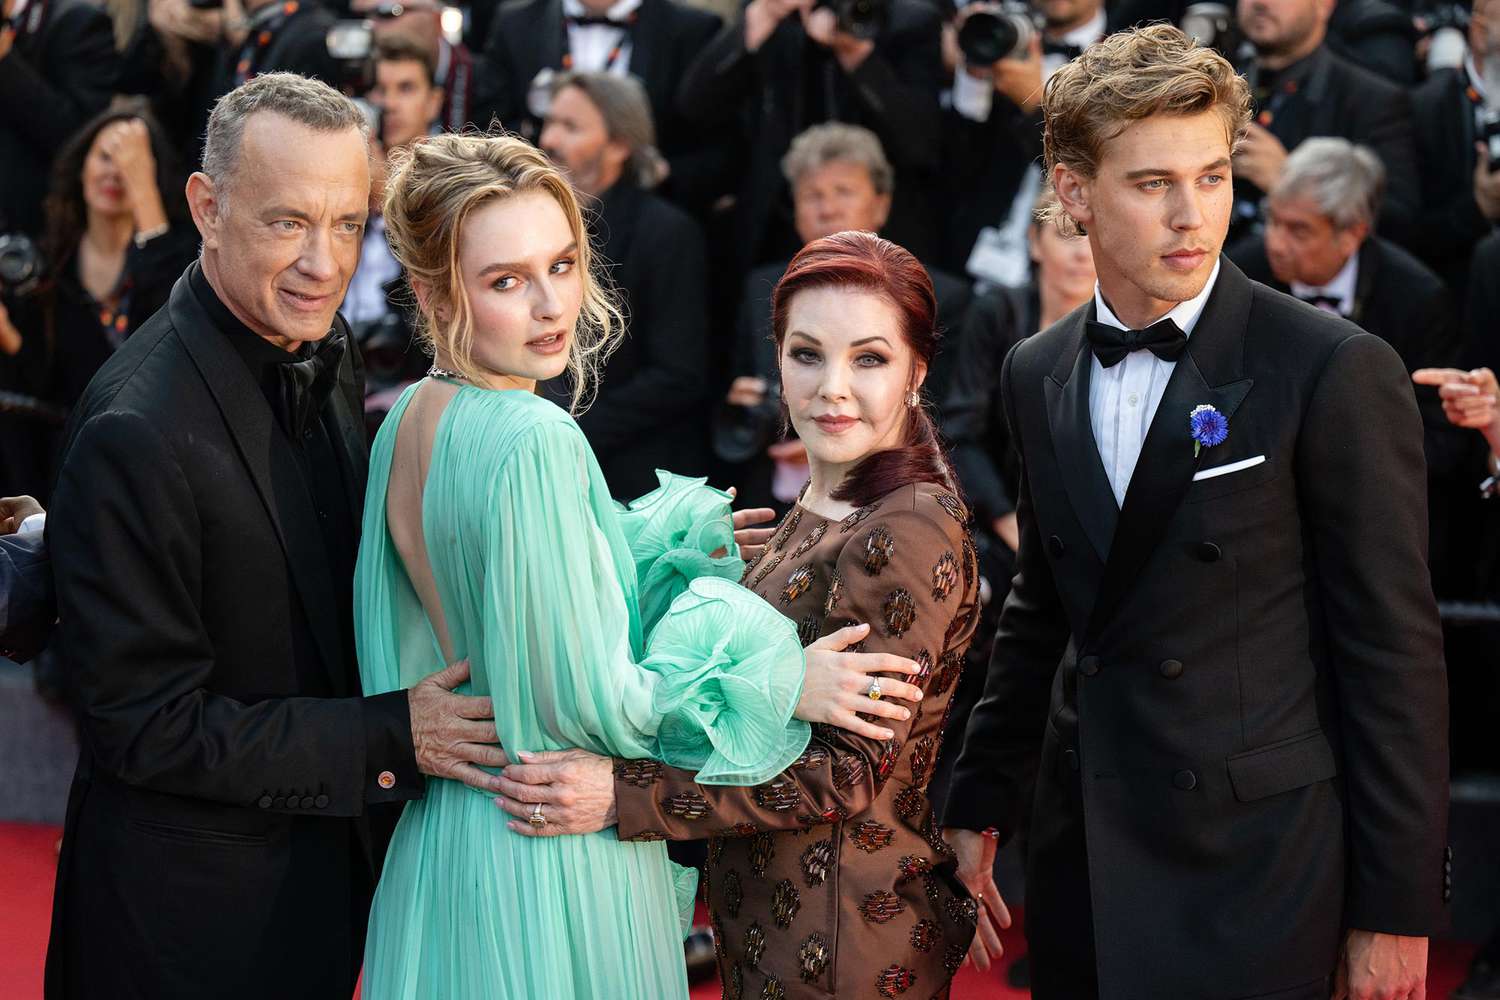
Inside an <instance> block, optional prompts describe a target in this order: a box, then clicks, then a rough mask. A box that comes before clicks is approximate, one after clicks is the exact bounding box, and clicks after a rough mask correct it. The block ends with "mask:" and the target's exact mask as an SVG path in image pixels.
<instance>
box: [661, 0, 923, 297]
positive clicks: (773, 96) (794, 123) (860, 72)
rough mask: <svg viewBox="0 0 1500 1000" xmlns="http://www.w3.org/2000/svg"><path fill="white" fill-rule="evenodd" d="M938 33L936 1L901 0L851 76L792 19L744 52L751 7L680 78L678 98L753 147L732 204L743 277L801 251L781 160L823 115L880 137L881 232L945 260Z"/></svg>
mask: <svg viewBox="0 0 1500 1000" xmlns="http://www.w3.org/2000/svg"><path fill="white" fill-rule="evenodd" d="M940 38H941V31H940V26H939V18H938V13H937V10H936V9H935V8H934V7H932V6H931V5H930V4H928V3H925V2H923V0H893V2H892V3H891V5H890V22H889V23H888V24H887V26H886V27H885V28H884V30H882V31H881V32H880V34H879V35H878V36H876V38H875V51H874V52H873V53H872V54H871V55H870V57H869V58H868V59H866V60H865V61H864V62H863V63H861V64H860V66H859V67H858V68H857V69H856V70H855V71H854V72H853V73H850V74H846V73H844V72H843V70H842V69H841V68H839V67H838V65H837V64H836V63H835V62H834V60H833V58H832V56H831V55H829V54H828V53H827V50H826V49H823V48H822V46H819V45H818V44H817V43H815V42H813V41H811V40H810V39H808V37H807V35H806V33H805V32H803V30H802V24H801V22H800V21H799V20H798V19H797V17H796V16H795V15H793V16H791V17H788V18H787V19H786V20H784V21H782V22H781V24H779V25H778V26H777V28H776V31H775V32H774V33H773V34H772V35H771V37H770V38H768V39H766V41H765V44H763V45H762V46H761V47H760V48H759V49H757V50H756V51H755V52H750V51H748V50H747V49H746V48H745V19H744V14H743V13H741V15H740V16H739V17H737V18H736V19H735V20H734V21H732V22H730V23H728V24H726V25H724V28H723V30H722V31H720V32H719V33H718V35H717V36H715V37H714V38H713V40H712V41H711V42H710V43H709V44H708V45H707V46H706V47H705V48H703V50H702V52H701V53H700V54H699V55H698V59H697V61H696V62H694V63H693V65H692V67H691V69H690V70H689V72H688V74H687V75H686V76H685V77H684V78H683V80H682V86H681V89H680V90H679V91H678V100H679V104H680V106H681V107H682V109H683V111H684V112H685V113H686V114H687V116H688V117H689V118H690V119H691V120H692V121H694V122H696V123H698V124H700V125H702V126H715V127H716V126H722V125H724V124H726V123H727V124H729V125H730V126H731V127H732V128H733V129H734V131H735V132H736V133H737V134H741V135H743V136H745V138H746V141H747V142H748V149H747V150H746V153H745V156H744V162H743V165H742V170H743V173H742V174H741V176H740V179H739V187H738V193H737V195H736V200H735V209H734V210H735V238H736V240H737V245H736V247H735V248H734V249H735V251H736V254H737V258H736V261H735V273H736V274H738V275H744V274H748V273H749V271H750V269H751V268H752V267H754V266H755V265H757V264H761V263H764V262H767V261H771V260H775V259H776V258H778V257H789V256H791V254H792V253H794V252H796V250H797V249H798V248H799V247H801V245H802V244H801V241H800V240H798V239H797V237H796V233H795V231H794V229H793V227H792V213H791V198H790V189H789V187H788V186H787V183H786V179H785V178H784V177H783V176H782V173H781V158H782V157H783V156H784V155H785V154H786V151H787V148H788V147H789V146H790V145H791V143H792V140H793V139H795V138H796V137H797V135H798V134H799V133H801V132H802V131H804V130H805V129H807V128H809V127H811V126H813V125H818V124H821V123H823V122H825V121H842V122H849V123H850V124H853V125H863V126H865V127H866V128H869V129H871V130H872V131H873V132H875V134H876V135H878V136H879V137H880V142H881V145H882V146H883V147H884V149H885V155H886V156H887V157H888V158H889V159H890V161H891V165H892V166H893V167H895V170H896V190H895V193H894V197H893V199H892V204H891V217H890V221H889V222H888V224H887V225H886V227H885V230H884V232H885V234H886V235H888V236H889V237H890V238H891V239H893V240H895V241H896V242H897V243H900V244H901V245H902V246H904V247H906V249H908V250H910V251H911V252H912V253H913V254H915V255H916V256H917V258H918V259H920V260H924V261H931V260H936V259H937V244H938V232H937V220H936V213H935V212H934V211H933V209H932V202H931V190H930V189H931V187H932V185H933V176H934V173H935V171H936V170H937V169H938V167H939V164H940V163H941V162H942V150H941V148H940V139H941V131H940V124H939V114H938V91H939V90H940V89H941V88H942V86H943V75H944V74H943V61H942V52H941V46H940V44H939V40H940ZM810 69H811V70H812V71H811V72H809V70H810ZM823 70H826V73H824V72H822V71H823ZM810 78H811V79H810Z"/></svg>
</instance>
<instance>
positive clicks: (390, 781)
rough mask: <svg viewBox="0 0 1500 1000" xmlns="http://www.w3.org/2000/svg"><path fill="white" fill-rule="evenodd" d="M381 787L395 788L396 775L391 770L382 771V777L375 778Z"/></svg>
mask: <svg viewBox="0 0 1500 1000" xmlns="http://www.w3.org/2000/svg"><path fill="white" fill-rule="evenodd" d="M375 780H376V781H377V782H378V783H379V784H380V787H381V788H395V787H396V776H395V775H394V774H392V773H391V772H389V771H381V772H380V777H378V778H376V779H375Z"/></svg>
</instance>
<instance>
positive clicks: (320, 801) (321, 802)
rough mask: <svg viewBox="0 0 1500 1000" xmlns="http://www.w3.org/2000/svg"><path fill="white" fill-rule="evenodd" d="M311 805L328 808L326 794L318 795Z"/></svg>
mask: <svg viewBox="0 0 1500 1000" xmlns="http://www.w3.org/2000/svg"><path fill="white" fill-rule="evenodd" d="M313 805H315V806H317V807H318V808H319V809H327V808H328V796H326V795H319V796H318V797H317V798H315V799H313Z"/></svg>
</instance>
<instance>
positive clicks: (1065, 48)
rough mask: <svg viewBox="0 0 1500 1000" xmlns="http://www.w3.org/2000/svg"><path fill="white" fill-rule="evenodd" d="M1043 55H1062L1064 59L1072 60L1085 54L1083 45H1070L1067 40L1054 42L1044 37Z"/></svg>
mask: <svg viewBox="0 0 1500 1000" xmlns="http://www.w3.org/2000/svg"><path fill="white" fill-rule="evenodd" d="M1042 55H1044V56H1062V57H1063V58H1064V59H1066V60H1068V61H1069V62H1072V61H1073V60H1074V59H1077V58H1078V57H1079V56H1081V55H1083V46H1082V45H1069V44H1068V43H1067V42H1052V41H1048V40H1047V39H1045V38H1044V39H1042Z"/></svg>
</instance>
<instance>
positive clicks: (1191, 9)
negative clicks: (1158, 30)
mask: <svg viewBox="0 0 1500 1000" xmlns="http://www.w3.org/2000/svg"><path fill="white" fill-rule="evenodd" d="M1177 26H1178V27H1179V28H1181V29H1182V33H1183V34H1184V35H1187V36H1188V37H1189V38H1191V39H1192V40H1193V41H1195V42H1197V43H1198V44H1199V45H1201V46H1203V47H1204V48H1206V49H1215V50H1217V51H1218V52H1219V54H1220V55H1222V56H1224V57H1225V58H1226V59H1229V60H1230V61H1231V62H1232V61H1233V60H1234V59H1235V57H1236V55H1237V54H1238V53H1239V49H1240V45H1241V43H1242V42H1243V41H1244V36H1243V35H1241V34H1240V29H1239V23H1238V22H1237V21H1235V19H1234V8H1233V7H1232V6H1231V5H1230V4H1227V3H1219V2H1217V0H1206V2H1203V3H1192V4H1188V6H1187V9H1186V10H1184V11H1183V12H1182V20H1181V21H1179V22H1178V24H1177Z"/></svg>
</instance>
